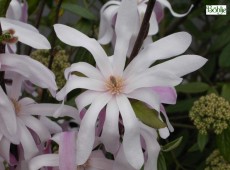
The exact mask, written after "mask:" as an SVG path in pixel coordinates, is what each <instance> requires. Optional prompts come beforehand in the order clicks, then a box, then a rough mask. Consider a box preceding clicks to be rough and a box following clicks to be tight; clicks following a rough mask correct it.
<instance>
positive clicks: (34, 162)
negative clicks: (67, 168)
mask: <svg viewBox="0 0 230 170" xmlns="http://www.w3.org/2000/svg"><path fill="white" fill-rule="evenodd" d="M44 166H51V167H52V166H59V155H58V154H45V155H39V156H36V157H34V158H32V159H31V160H30V161H29V163H28V167H29V170H38V169H40V168H42V167H44Z"/></svg>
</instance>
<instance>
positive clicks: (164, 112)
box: [160, 105, 174, 132]
mask: <svg viewBox="0 0 230 170" xmlns="http://www.w3.org/2000/svg"><path fill="white" fill-rule="evenodd" d="M160 108H161V113H162V114H163V116H164V117H165V121H166V124H167V126H168V128H169V130H170V132H173V131H174V128H173V126H172V125H171V123H170V121H169V118H168V116H167V114H166V111H165V108H164V106H163V105H161V107H160Z"/></svg>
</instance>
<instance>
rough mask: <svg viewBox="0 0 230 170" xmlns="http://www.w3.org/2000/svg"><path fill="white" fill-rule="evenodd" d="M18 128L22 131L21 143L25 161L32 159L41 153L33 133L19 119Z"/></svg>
mask: <svg viewBox="0 0 230 170" xmlns="http://www.w3.org/2000/svg"><path fill="white" fill-rule="evenodd" d="M18 126H19V131H20V141H21V144H22V147H23V151H24V158H25V160H28V159H31V158H32V157H33V156H35V155H36V154H37V153H38V152H39V151H38V148H37V146H36V144H35V141H34V139H33V137H32V135H31V133H30V132H29V130H28V129H27V128H26V126H25V125H24V124H23V122H22V121H21V120H20V119H19V118H18Z"/></svg>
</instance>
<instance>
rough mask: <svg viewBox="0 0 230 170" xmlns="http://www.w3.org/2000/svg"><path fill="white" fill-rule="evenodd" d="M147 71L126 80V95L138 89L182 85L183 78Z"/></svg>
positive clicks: (164, 72) (163, 72) (162, 72)
mask: <svg viewBox="0 0 230 170" xmlns="http://www.w3.org/2000/svg"><path fill="white" fill-rule="evenodd" d="M151 71H152V70H149V71H146V72H144V73H143V74H139V75H138V76H135V77H131V78H130V79H129V80H126V83H127V85H126V86H125V88H124V92H125V93H130V92H132V91H134V90H136V89H138V88H143V87H154V86H163V87H167V86H169V87H170V86H176V85H178V84H180V83H181V81H182V78H179V77H178V76H175V75H173V74H171V73H170V72H166V71H155V72H153V71H152V73H151Z"/></svg>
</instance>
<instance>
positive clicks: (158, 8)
mask: <svg viewBox="0 0 230 170" xmlns="http://www.w3.org/2000/svg"><path fill="white" fill-rule="evenodd" d="M153 10H154V12H155V14H156V18H157V22H158V23H160V21H161V20H162V19H163V18H164V9H163V6H162V5H161V3H159V2H158V1H156V3H155V5H154V8H153Z"/></svg>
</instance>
